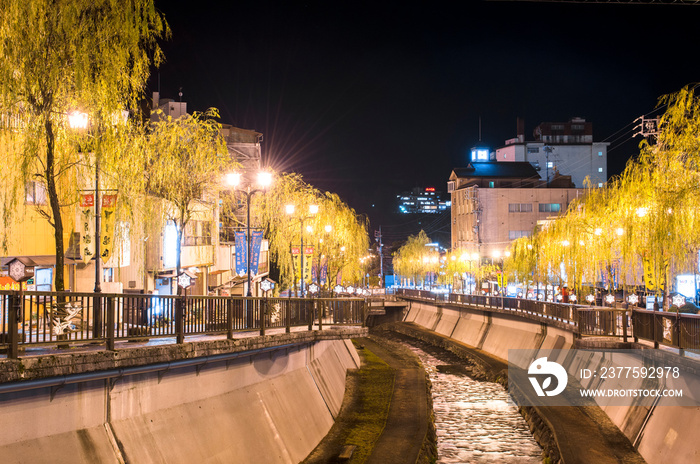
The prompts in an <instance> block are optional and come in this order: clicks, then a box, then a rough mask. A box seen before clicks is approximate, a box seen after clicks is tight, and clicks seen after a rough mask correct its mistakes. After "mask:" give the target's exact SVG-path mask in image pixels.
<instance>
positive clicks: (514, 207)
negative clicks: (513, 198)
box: [508, 203, 532, 213]
mask: <svg viewBox="0 0 700 464" xmlns="http://www.w3.org/2000/svg"><path fill="white" fill-rule="evenodd" d="M508 212H509V213H531V212H532V203H510V204H509V205H508Z"/></svg>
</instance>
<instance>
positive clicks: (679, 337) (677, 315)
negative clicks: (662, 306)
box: [676, 311, 685, 356]
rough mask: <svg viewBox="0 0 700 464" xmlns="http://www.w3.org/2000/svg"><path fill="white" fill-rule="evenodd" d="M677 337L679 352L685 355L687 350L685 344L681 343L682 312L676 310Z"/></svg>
mask: <svg viewBox="0 0 700 464" xmlns="http://www.w3.org/2000/svg"><path fill="white" fill-rule="evenodd" d="M676 330H677V331H676V334H677V335H676V337H677V338H678V354H679V355H681V356H683V355H684V354H685V350H684V349H683V344H682V343H681V313H680V312H678V311H676Z"/></svg>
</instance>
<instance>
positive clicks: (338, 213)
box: [254, 173, 369, 288]
mask: <svg viewBox="0 0 700 464" xmlns="http://www.w3.org/2000/svg"><path fill="white" fill-rule="evenodd" d="M254 205H255V206H256V208H259V209H260V212H261V215H262V219H263V222H264V224H265V227H266V229H267V235H268V238H269V240H270V259H271V261H273V262H274V263H275V265H276V266H277V268H278V270H279V272H280V280H281V283H282V285H283V286H286V287H290V288H291V287H294V286H295V284H296V282H295V281H296V279H295V277H294V276H295V275H298V272H297V271H298V270H297V269H296V268H295V266H296V264H295V262H294V258H293V255H292V248H293V247H295V246H298V245H300V244H301V236H302V234H303V241H304V246H305V247H306V246H311V247H314V249H315V253H314V255H315V259H316V261H317V263H320V262H321V261H323V260H325V262H326V264H327V273H328V280H327V282H328V287H329V288H330V287H331V279H332V278H337V277H338V276H342V278H343V279H345V280H350V281H353V279H357V276H358V275H359V273H360V265H359V259H360V257H361V256H362V255H364V254H365V253H366V252H367V248H368V246H369V236H368V232H367V221H366V219H365V218H364V217H362V216H359V215H358V214H357V213H356V212H355V211H354V210H353V209H352V208H350V207H349V206H348V205H347V204H345V203H344V202H343V201H342V200H341V199H340V197H338V195H336V194H334V193H330V192H325V193H322V192H320V191H319V190H317V189H316V188H314V187H313V186H311V185H309V184H307V183H306V182H304V181H303V179H302V177H301V176H300V175H298V174H293V173H292V174H283V175H281V176H279V178H278V179H277V180H276V181H275V184H274V186H273V188H272V190H271V191H269V192H267V193H266V194H265V195H261V196H260V197H259V198H258V199H257V202H256V203H254ZM289 205H293V206H294V212H293V213H288V212H287V206H289ZM311 206H314V207H315V208H314V212H310V207H311ZM301 252H303V250H302V251H301ZM324 255H325V256H324ZM308 264H309V265H311V263H308ZM317 265H318V264H317ZM317 272H318V271H317Z"/></svg>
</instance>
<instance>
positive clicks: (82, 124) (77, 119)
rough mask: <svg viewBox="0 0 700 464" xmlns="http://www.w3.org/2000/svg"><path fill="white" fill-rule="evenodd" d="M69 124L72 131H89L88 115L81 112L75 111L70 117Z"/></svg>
mask: <svg viewBox="0 0 700 464" xmlns="http://www.w3.org/2000/svg"><path fill="white" fill-rule="evenodd" d="M68 124H69V125H70V127H71V128H72V129H87V126H88V115H87V113H81V112H80V111H73V112H72V113H70V114H69V115H68Z"/></svg>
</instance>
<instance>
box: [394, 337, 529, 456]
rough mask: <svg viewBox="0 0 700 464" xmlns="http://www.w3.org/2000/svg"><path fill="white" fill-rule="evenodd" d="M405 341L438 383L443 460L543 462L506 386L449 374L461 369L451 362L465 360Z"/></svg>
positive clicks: (436, 397) (435, 403) (435, 401)
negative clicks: (453, 367)
mask: <svg viewBox="0 0 700 464" xmlns="http://www.w3.org/2000/svg"><path fill="white" fill-rule="evenodd" d="M406 345H407V346H408V347H409V348H410V349H411V351H413V352H414V353H415V354H416V355H417V356H418V357H419V358H420V360H421V362H422V363H423V365H424V366H425V369H426V370H427V372H428V374H429V376H430V381H431V382H432V384H433V385H432V395H433V411H434V413H435V427H436V429H437V436H438V443H437V447H438V461H437V462H438V463H444V464H447V463H469V464H495V463H499V464H511V463H512V464H516V463H517V464H531V463H532V464H534V463H541V462H542V449H541V448H540V446H539V445H538V444H537V442H536V441H535V439H534V438H533V437H532V434H531V433H530V430H529V428H528V425H527V423H526V422H525V419H523V417H522V416H521V415H520V413H519V412H518V409H517V406H516V405H515V404H514V403H513V402H512V400H511V399H510V397H509V396H508V393H507V392H506V390H505V389H504V388H503V387H502V386H501V385H499V384H497V383H491V382H481V381H476V380H473V379H471V378H470V377H468V376H467V375H464V374H459V373H447V372H451V371H457V370H458V369H450V367H449V366H450V365H456V364H459V363H460V360H459V359H458V358H456V357H455V356H454V355H452V354H451V353H447V352H439V351H437V350H436V349H433V348H429V347H427V346H425V347H423V348H424V349H425V351H424V350H423V349H421V348H419V347H418V346H414V345H413V344H406ZM428 351H429V352H428ZM436 356H438V357H439V358H440V359H438V357H436ZM439 366H440V367H439ZM438 369H440V370H438ZM441 371H443V372H441ZM444 371H447V372H444Z"/></svg>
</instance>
